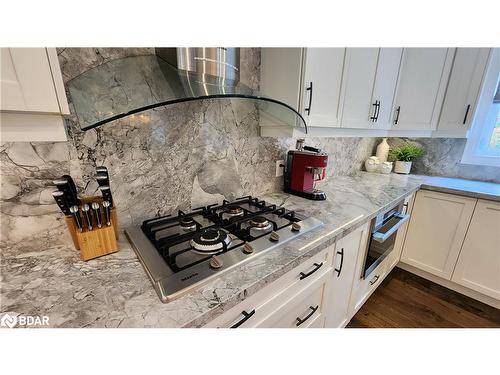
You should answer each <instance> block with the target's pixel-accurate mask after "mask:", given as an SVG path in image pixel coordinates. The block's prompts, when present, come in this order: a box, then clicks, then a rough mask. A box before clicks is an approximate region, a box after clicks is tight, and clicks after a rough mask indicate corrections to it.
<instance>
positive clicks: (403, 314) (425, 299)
mask: <svg viewBox="0 0 500 375" xmlns="http://www.w3.org/2000/svg"><path fill="white" fill-rule="evenodd" d="M347 327H350V328H459V327H467V328H484V327H488V328H500V310H497V309H495V308H494V307H491V306H488V305H485V304H483V303H481V302H478V301H476V300H474V299H471V298H469V297H466V296H464V295H462V294H459V293H456V292H454V291H452V290H450V289H447V288H445V287H442V286H440V285H437V284H435V283H433V282H431V281H428V280H426V279H423V278H421V277H419V276H416V275H413V274H411V273H409V272H407V271H404V270H402V269H399V268H394V269H393V270H392V272H391V273H390V274H389V275H388V276H387V278H386V279H385V280H384V281H383V282H382V284H381V285H380V286H379V287H378V288H377V290H376V291H375V292H374V293H373V294H372V296H371V297H370V298H369V299H368V301H366V303H365V304H364V305H363V307H362V308H361V309H360V310H359V311H358V313H357V314H356V315H355V316H354V317H353V318H352V320H351V322H350V323H349V324H348V326H347Z"/></svg>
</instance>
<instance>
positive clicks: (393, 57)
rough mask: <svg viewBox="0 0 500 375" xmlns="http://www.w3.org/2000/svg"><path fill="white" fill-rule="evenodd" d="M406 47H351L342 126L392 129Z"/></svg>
mask: <svg viewBox="0 0 500 375" xmlns="http://www.w3.org/2000/svg"><path fill="white" fill-rule="evenodd" d="M402 52H403V49H402V48H347V50H346V58H345V64H344V71H343V78H342V90H341V102H342V110H341V113H342V115H341V116H342V120H341V122H342V127H343V128H358V129H390V128H391V114H392V103H393V100H394V93H395V90H396V83H397V79H398V72H399V66H400V63H401V55H402Z"/></svg>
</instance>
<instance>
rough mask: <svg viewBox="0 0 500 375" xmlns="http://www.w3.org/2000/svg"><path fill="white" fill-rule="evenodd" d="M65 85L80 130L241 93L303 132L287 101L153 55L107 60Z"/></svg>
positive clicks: (272, 118) (265, 113)
mask: <svg viewBox="0 0 500 375" xmlns="http://www.w3.org/2000/svg"><path fill="white" fill-rule="evenodd" d="M67 85H68V90H69V94H70V95H71V101H72V102H73V106H74V109H75V112H76V116H77V117H78V121H79V124H80V127H81V129H82V130H89V129H92V128H95V127H97V126H100V125H103V124H106V123H108V122H110V121H113V120H117V119H119V118H123V117H126V116H128V115H132V114H134V113H138V112H142V111H145V110H148V109H152V108H156V107H160V106H164V105H170V104H174V103H180V102H186V101H192V100H203V99H210V100H217V99H219V100H220V99H227V98H229V99H231V98H241V99H245V100H250V101H253V103H254V104H255V105H256V107H257V108H258V110H259V114H260V116H261V117H265V120H266V124H271V125H272V126H274V125H275V126H290V127H297V128H302V129H305V132H306V133H307V126H306V123H305V121H304V118H303V117H302V116H301V115H300V114H299V113H298V112H297V111H296V110H295V109H293V108H292V107H290V106H289V105H287V104H285V103H283V102H280V101H278V100H275V99H272V98H268V97H265V96H262V95H261V94H259V93H258V92H256V91H254V90H252V89H250V88H249V87H248V86H245V85H244V84H242V83H241V82H236V81H232V80H228V79H223V78H219V77H214V76H209V75H200V74H193V73H190V72H187V71H184V70H178V69H176V68H175V67H173V66H171V65H170V64H168V63H167V62H165V61H164V60H162V59H161V58H160V57H158V56H156V55H147V56H134V57H126V58H122V59H117V60H112V61H109V62H107V63H105V64H102V65H99V66H97V67H95V68H93V69H90V70H88V71H86V72H85V73H82V74H81V75H79V76H77V77H76V78H74V79H72V80H70V81H69V82H68V83H67Z"/></svg>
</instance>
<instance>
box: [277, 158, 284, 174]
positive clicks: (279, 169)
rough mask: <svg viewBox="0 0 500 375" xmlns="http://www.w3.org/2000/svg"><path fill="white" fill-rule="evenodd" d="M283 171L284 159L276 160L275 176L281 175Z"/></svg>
mask: <svg viewBox="0 0 500 375" xmlns="http://www.w3.org/2000/svg"><path fill="white" fill-rule="evenodd" d="M284 172H285V161H284V160H276V177H280V176H283V173H284Z"/></svg>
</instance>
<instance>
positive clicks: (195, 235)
mask: <svg viewBox="0 0 500 375" xmlns="http://www.w3.org/2000/svg"><path fill="white" fill-rule="evenodd" d="M321 225H323V223H322V222H321V221H319V220H317V219H315V218H313V217H309V218H305V217H302V216H300V215H298V214H296V213H295V212H294V211H289V210H286V209H284V208H283V207H277V206H276V205H274V204H268V203H266V202H265V201H263V200H259V199H257V198H253V197H251V196H247V197H243V198H239V199H237V200H235V201H233V202H229V201H226V200H224V201H223V203H222V204H221V205H217V204H213V205H210V206H206V207H200V208H197V209H194V210H192V211H191V212H189V213H185V212H182V211H179V212H178V213H177V215H167V216H162V217H157V218H154V219H150V220H146V221H144V222H143V223H142V225H141V227H140V228H139V227H131V228H127V229H126V230H125V234H126V235H127V238H128V240H129V242H130V243H131V244H132V247H133V249H134V251H135V252H136V254H137V256H138V258H139V260H140V261H141V263H142V264H143V266H144V268H145V270H146V273H147V274H148V276H149V278H150V279H151V281H152V283H153V285H154V287H155V289H156V291H157V293H158V296H159V297H160V299H161V300H162V301H163V302H169V301H171V300H173V299H176V298H178V297H180V296H181V295H183V294H185V293H187V292H188V291H191V290H193V289H194V288H196V287H199V286H200V285H202V284H203V283H206V282H207V281H209V280H210V279H212V278H214V277H216V276H220V275H221V273H223V272H226V271H228V270H229V269H231V268H233V267H235V266H236V265H241V264H242V263H243V262H246V261H248V260H251V259H255V257H256V256H258V255H259V254H263V253H265V252H267V251H269V250H271V249H275V248H277V247H279V246H281V245H283V244H284V243H286V242H288V241H290V240H293V239H294V238H297V237H298V236H300V235H301V234H303V233H305V232H308V231H310V230H312V229H314V228H317V227H319V226H321Z"/></svg>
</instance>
